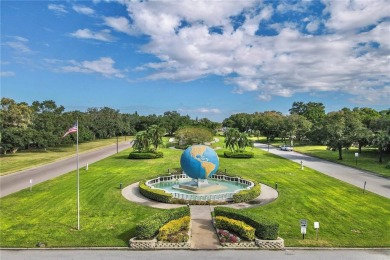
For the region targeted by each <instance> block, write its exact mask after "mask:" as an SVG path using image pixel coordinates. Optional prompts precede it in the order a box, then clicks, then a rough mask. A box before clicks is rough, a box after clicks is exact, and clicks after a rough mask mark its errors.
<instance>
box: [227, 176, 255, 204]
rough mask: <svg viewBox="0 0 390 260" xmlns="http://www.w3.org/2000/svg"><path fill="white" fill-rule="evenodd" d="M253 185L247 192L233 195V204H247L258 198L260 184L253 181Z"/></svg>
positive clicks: (242, 191) (243, 191)
mask: <svg viewBox="0 0 390 260" xmlns="http://www.w3.org/2000/svg"><path fill="white" fill-rule="evenodd" d="M252 182H253V183H254V184H255V185H254V186H253V187H252V188H251V189H249V190H241V191H239V192H237V193H235V194H233V202H234V203H240V202H248V201H251V200H253V199H255V198H257V197H258V196H260V193H261V185H260V183H257V182H255V181H252Z"/></svg>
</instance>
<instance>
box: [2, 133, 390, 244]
mask: <svg viewBox="0 0 390 260" xmlns="http://www.w3.org/2000/svg"><path fill="white" fill-rule="evenodd" d="M219 138H220V139H222V138H221V137H219ZM162 151H163V152H164V158H161V159H155V160H129V159H127V156H128V153H129V150H127V151H122V152H120V153H119V154H115V155H113V156H111V157H109V158H107V159H104V160H102V161H99V162H97V163H94V164H92V165H90V167H89V171H85V169H82V170H81V171H80V184H81V230H80V231H77V230H75V227H76V225H77V212H76V185H75V184H76V174H75V172H71V173H69V174H66V175H63V176H61V177H58V178H56V179H54V180H52V181H48V182H45V183H42V184H38V185H35V186H34V187H33V191H32V192H30V191H29V190H28V189H27V190H23V191H21V192H18V193H15V194H13V195H10V196H7V197H5V198H2V199H0V214H1V216H0V217H1V223H0V234H1V237H0V246H1V247H35V245H36V244H37V243H38V242H43V243H47V245H48V246H49V247H69V246H76V247H78V246H128V240H129V239H130V238H131V237H133V236H134V234H135V230H134V228H135V224H136V223H137V222H138V221H140V220H142V219H144V218H145V217H147V216H150V215H151V214H153V213H155V212H158V211H160V210H159V209H154V208H150V207H146V206H141V205H138V204H136V203H132V202H129V201H127V200H125V199H124V198H123V197H122V196H121V191H120V190H119V188H118V187H119V183H123V186H124V187H125V186H127V185H129V184H131V183H134V182H137V181H139V180H141V179H144V178H149V177H152V176H156V175H157V174H161V173H166V172H167V169H168V168H176V167H179V166H180V163H179V161H180V156H181V153H182V152H181V151H178V150H172V149H162ZM253 152H254V153H255V158H253V159H249V160H242V159H226V158H222V157H221V158H220V169H221V170H224V169H225V168H226V169H227V171H228V173H235V174H237V175H240V176H243V177H247V178H251V179H256V180H258V181H261V182H262V183H265V184H268V185H270V186H274V185H275V183H278V187H279V198H278V200H277V201H275V202H273V203H271V204H269V205H266V206H264V207H259V208H252V209H246V210H248V211H253V212H255V213H257V214H263V215H264V216H266V217H268V218H272V219H275V220H277V221H278V222H279V223H280V236H281V237H282V238H284V239H285V245H286V246H327V247H389V246H390V234H389V232H386V230H390V219H389V217H388V216H390V207H389V203H390V200H389V199H385V198H383V197H380V196H378V195H375V194H373V193H370V192H366V193H365V194H363V192H362V190H361V189H359V188H356V187H354V186H351V185H348V184H345V183H343V182H340V181H338V180H336V179H333V178H330V177H327V176H325V175H323V174H320V173H318V172H316V171H313V170H310V169H308V168H306V169H305V171H302V170H300V168H299V165H297V164H296V163H292V162H290V161H288V160H285V159H282V158H279V157H276V156H274V155H272V154H269V153H267V152H264V151H261V150H260V149H253ZM218 154H220V155H221V154H223V150H218ZM303 218H305V219H307V220H308V224H309V227H308V233H307V236H306V239H305V240H302V239H301V234H300V226H299V220H300V219H303ZM314 221H319V222H320V232H319V240H318V241H316V240H315V230H314V228H313V222H314Z"/></svg>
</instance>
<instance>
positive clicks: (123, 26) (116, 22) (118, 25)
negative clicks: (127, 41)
mask: <svg viewBox="0 0 390 260" xmlns="http://www.w3.org/2000/svg"><path fill="white" fill-rule="evenodd" d="M104 21H105V23H106V25H107V26H109V27H111V28H113V29H114V30H116V31H118V32H123V33H126V34H129V35H134V34H136V31H135V29H134V28H133V27H132V26H131V25H130V23H129V20H127V19H126V18H125V17H104Z"/></svg>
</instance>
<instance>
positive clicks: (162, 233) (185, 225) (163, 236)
mask: <svg viewBox="0 0 390 260" xmlns="http://www.w3.org/2000/svg"><path fill="white" fill-rule="evenodd" d="M190 221H191V218H190V216H185V217H182V218H179V219H174V220H171V221H169V222H168V223H167V224H165V225H164V226H162V227H161V228H160V229H159V232H158V235H157V240H159V241H169V239H168V238H169V237H170V236H172V235H175V234H176V233H179V232H181V231H185V232H188V230H189V229H190Z"/></svg>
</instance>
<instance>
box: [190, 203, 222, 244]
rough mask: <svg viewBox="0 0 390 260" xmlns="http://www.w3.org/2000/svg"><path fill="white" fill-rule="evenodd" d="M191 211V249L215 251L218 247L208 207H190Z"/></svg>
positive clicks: (210, 209)
mask: <svg viewBox="0 0 390 260" xmlns="http://www.w3.org/2000/svg"><path fill="white" fill-rule="evenodd" d="M190 210H191V221H192V228H191V235H192V236H191V248H193V249H208V250H210V249H211V250H215V249H218V247H219V246H220V244H219V242H218V237H217V234H216V233H215V229H214V226H213V223H212V219H211V211H212V208H211V207H210V206H199V205H192V206H190Z"/></svg>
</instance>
